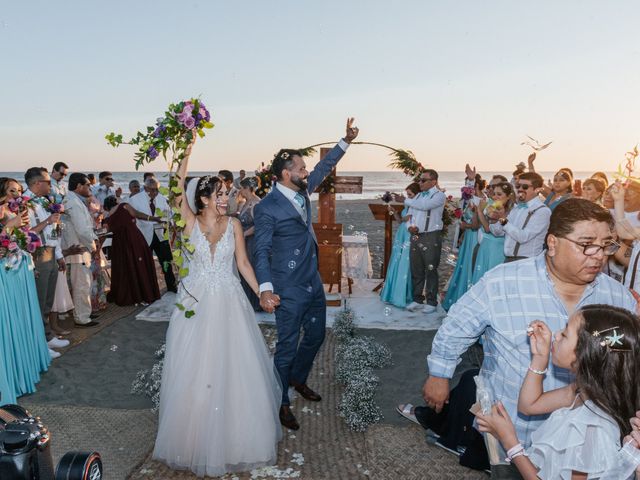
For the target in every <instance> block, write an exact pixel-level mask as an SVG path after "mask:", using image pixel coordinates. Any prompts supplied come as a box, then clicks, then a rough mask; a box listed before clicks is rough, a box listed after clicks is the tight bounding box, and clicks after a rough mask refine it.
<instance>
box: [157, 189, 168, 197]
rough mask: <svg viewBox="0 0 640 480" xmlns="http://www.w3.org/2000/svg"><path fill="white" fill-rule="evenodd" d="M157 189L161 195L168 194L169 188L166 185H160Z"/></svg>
mask: <svg viewBox="0 0 640 480" xmlns="http://www.w3.org/2000/svg"><path fill="white" fill-rule="evenodd" d="M158 191H159V192H160V193H161V194H162V195H165V196H166V195H169V189H168V188H167V187H160V188H158Z"/></svg>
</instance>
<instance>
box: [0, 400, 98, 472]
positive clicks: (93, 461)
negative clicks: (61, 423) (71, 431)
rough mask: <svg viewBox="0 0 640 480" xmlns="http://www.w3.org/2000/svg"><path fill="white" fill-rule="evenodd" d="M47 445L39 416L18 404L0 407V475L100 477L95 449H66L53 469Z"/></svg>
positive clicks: (46, 434) (48, 443)
mask: <svg viewBox="0 0 640 480" xmlns="http://www.w3.org/2000/svg"><path fill="white" fill-rule="evenodd" d="M50 447H51V436H50V434H49V430H48V429H47V428H46V427H45V426H44V424H43V423H42V422H41V420H40V417H34V416H32V415H31V414H30V413H29V412H28V411H27V410H25V409H24V408H23V407H21V406H19V405H3V406H2V407H0V479H2V480H63V479H64V480H101V479H102V461H101V459H100V454H99V453H97V452H90V453H87V452H69V453H66V454H65V455H64V456H63V457H62V459H61V460H60V462H59V463H58V466H57V468H56V469H55V473H54V466H53V459H52V457H51V449H50Z"/></svg>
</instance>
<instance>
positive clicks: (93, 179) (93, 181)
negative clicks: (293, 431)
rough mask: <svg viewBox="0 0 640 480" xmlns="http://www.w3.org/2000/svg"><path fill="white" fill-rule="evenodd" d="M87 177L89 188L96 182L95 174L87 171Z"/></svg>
mask: <svg viewBox="0 0 640 480" xmlns="http://www.w3.org/2000/svg"><path fill="white" fill-rule="evenodd" d="M87 178H88V179H89V184H91V188H93V186H94V185H95V184H96V176H95V175H94V174H93V173H88V174H87Z"/></svg>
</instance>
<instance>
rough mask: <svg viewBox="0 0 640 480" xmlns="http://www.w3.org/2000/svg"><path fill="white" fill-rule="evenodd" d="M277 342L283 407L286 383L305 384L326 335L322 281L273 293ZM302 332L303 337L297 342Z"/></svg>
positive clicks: (287, 390) (287, 394) (325, 311)
mask: <svg viewBox="0 0 640 480" xmlns="http://www.w3.org/2000/svg"><path fill="white" fill-rule="evenodd" d="M276 293H277V294H278V295H280V306H279V307H278V308H276V328H277V330H278V343H277V344H276V353H275V355H274V358H273V362H274V364H275V367H276V370H277V371H278V375H280V381H281V382H282V405H289V403H290V402H289V384H290V382H296V383H301V384H304V383H306V382H307V377H308V376H309V372H310V371H311V367H312V366H313V360H314V359H315V358H316V354H317V353H318V350H320V347H321V346H322V342H323V341H324V336H325V326H326V323H327V305H326V300H325V294H324V288H323V286H322V282H321V280H320V279H319V277H318V279H317V280H315V281H314V282H313V285H306V286H305V285H297V286H292V287H287V288H285V289H283V290H281V291H278V292H276ZM301 329H304V336H303V337H302V340H300V335H301Z"/></svg>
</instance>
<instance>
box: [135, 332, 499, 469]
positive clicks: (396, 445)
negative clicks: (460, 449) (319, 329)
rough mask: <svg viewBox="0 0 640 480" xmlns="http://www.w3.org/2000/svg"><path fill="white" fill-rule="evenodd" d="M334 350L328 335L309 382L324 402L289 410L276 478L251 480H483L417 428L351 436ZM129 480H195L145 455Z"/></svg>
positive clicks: (297, 403) (377, 428) (375, 429)
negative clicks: (291, 427)
mask: <svg viewBox="0 0 640 480" xmlns="http://www.w3.org/2000/svg"><path fill="white" fill-rule="evenodd" d="M264 330H267V331H264ZM268 330H269V329H263V333H264V334H265V337H266V340H267V344H270V343H271V344H272V342H273V340H274V339H273V338H272V337H273V332H270V331H268ZM334 347H335V337H334V336H333V334H332V333H331V331H327V339H326V341H325V343H324V346H323V348H322V349H321V351H320V354H319V355H318V357H317V359H316V362H315V366H314V369H313V371H312V372H311V376H310V378H309V382H308V383H309V385H310V386H311V387H312V388H314V389H316V390H317V391H318V393H319V394H320V395H322V401H321V402H319V403H314V402H309V401H307V400H304V399H303V398H301V397H299V396H298V397H297V398H296V399H295V400H294V401H293V403H292V408H293V411H294V414H295V415H296V418H297V419H298V421H299V422H300V425H301V427H300V430H298V431H297V432H290V431H288V430H285V431H284V438H283V440H282V442H281V443H280V445H279V449H278V463H277V466H276V467H275V468H276V469H277V470H278V471H279V472H273V473H275V475H268V476H264V477H257V476H256V477H254V478H268V479H274V478H289V477H287V476H286V475H279V473H280V474H282V473H283V472H286V470H287V469H292V470H291V471H290V472H289V475H291V474H295V475H297V476H296V477H294V478H300V479H304V480H329V479H331V480H334V479H335V480H337V479H344V480H357V479H367V478H375V479H385V480H386V479H389V480H395V479H400V478H402V479H405V478H408V479H413V478H415V479H430V478H434V479H438V480H447V479H462V478H464V479H467V478H469V479H476V478H478V479H486V478H487V476H486V475H484V474H482V473H478V472H474V471H473V470H469V469H466V468H463V467H460V466H459V465H458V458H457V457H456V456H454V455H452V454H450V453H448V452H445V451H443V450H440V449H438V448H436V447H433V446H430V445H427V444H426V443H425V440H424V432H423V430H422V429H421V428H420V427H418V426H415V427H414V426H409V427H396V426H392V425H374V426H372V427H370V428H369V430H368V431H367V432H366V433H356V432H352V431H351V430H349V428H348V427H347V425H346V424H345V423H344V421H343V419H342V418H341V417H340V416H339V415H338V412H337V407H338V403H339V401H340V395H341V393H342V388H341V387H340V386H339V385H338V384H336V383H335V381H334V380H333V373H334V365H333V352H334ZM318 414H319V415H318ZM247 434H250V432H247ZM294 454H302V455H303V457H304V463H303V464H302V465H298V464H297V463H295V462H293V459H294ZM129 478H130V479H133V480H150V479H168V480H169V479H195V478H196V477H195V475H193V474H191V473H190V472H178V471H173V470H170V469H169V468H167V467H166V466H164V465H163V464H161V463H159V462H154V461H153V460H151V455H150V454H149V455H148V456H147V458H146V460H145V461H144V463H143V464H142V465H141V466H140V467H139V468H137V469H136V470H135V471H134V473H132V474H131V476H130V477H129ZM208 478H209V477H208ZM222 478H225V479H229V480H230V479H239V480H240V479H242V480H244V479H250V478H252V477H251V474H250V473H248V472H245V473H238V474H228V475H226V476H224V477H222Z"/></svg>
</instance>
